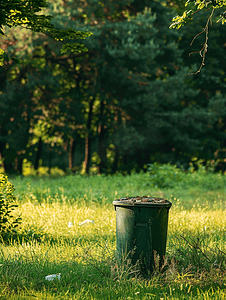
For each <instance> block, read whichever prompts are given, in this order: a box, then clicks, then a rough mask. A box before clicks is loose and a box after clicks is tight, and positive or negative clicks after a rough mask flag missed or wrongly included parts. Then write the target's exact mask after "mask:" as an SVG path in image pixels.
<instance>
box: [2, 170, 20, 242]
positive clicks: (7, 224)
mask: <svg viewBox="0 0 226 300" xmlns="http://www.w3.org/2000/svg"><path fill="white" fill-rule="evenodd" d="M13 192H14V186H13V185H12V183H10V182H9V181H8V178H7V176H4V175H2V174H0V240H1V241H3V240H7V239H10V237H11V236H13V234H14V233H16V231H15V229H16V227H17V226H18V225H19V224H20V221H21V219H20V217H18V216H15V214H14V210H15V208H17V207H18V204H17V202H16V200H17V199H16V197H15V195H14V193H13Z"/></svg>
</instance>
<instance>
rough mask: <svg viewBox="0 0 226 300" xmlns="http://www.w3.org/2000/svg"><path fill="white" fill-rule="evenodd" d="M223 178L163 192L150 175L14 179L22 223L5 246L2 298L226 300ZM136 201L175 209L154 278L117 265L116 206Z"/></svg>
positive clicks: (195, 178)
mask: <svg viewBox="0 0 226 300" xmlns="http://www.w3.org/2000/svg"><path fill="white" fill-rule="evenodd" d="M224 177H225V176H222V175H219V174H208V175H207V174H202V173H194V174H190V175H187V177H183V178H180V177H176V180H175V178H174V177H172V178H171V181H170V182H171V184H168V186H167V187H164V188H161V189H160V188H159V187H158V185H157V184H155V182H154V181H152V180H151V178H150V175H149V174H144V173H142V174H134V175H130V176H125V177H123V176H121V175H117V176H112V177H110V176H93V177H82V176H79V175H76V176H63V177H56V178H50V177H24V178H20V177H16V178H9V179H10V181H11V182H12V183H13V184H14V186H15V188H16V190H15V195H16V196H17V197H18V201H19V208H18V211H19V212H21V215H22V220H23V222H22V224H21V227H20V228H19V229H18V237H17V240H15V239H14V240H11V241H10V242H9V243H8V244H6V243H5V244H4V243H2V244H0V251H1V256H0V299H123V300H124V299H156V300H163V299H197V300H201V299H203V300H204V299H205V300H209V299H214V300H215V299H219V300H222V299H226V201H225V196H226V189H225V179H224ZM167 178H168V177H167ZM163 180H164V178H163ZM137 195H140V196H143V195H150V196H159V197H166V198H167V199H168V200H170V201H171V202H172V203H173V206H172V208H171V209H170V214H169V228H168V242H167V255H166V256H167V260H166V262H165V267H164V270H163V272H161V273H160V272H159V271H158V270H157V269H156V272H155V274H154V275H153V277H152V278H150V279H144V278H142V277H141V276H140V275H139V272H137V269H136V267H131V266H129V265H126V263H125V264H122V265H118V263H117V261H116V258H115V250H116V229H115V211H114V207H113V205H112V201H113V200H115V199H117V198H120V197H124V196H137ZM86 219H89V220H91V221H93V222H94V223H91V222H90V223H87V224H84V225H79V224H81V222H83V221H84V220H86ZM59 273H60V280H58V279H55V280H54V281H48V280H46V279H45V276H47V275H50V274H59Z"/></svg>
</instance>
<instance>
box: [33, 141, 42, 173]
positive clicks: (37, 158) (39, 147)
mask: <svg viewBox="0 0 226 300" xmlns="http://www.w3.org/2000/svg"><path fill="white" fill-rule="evenodd" d="M42 144H43V143H42V138H41V137H40V138H39V141H38V151H37V153H36V158H35V164H34V169H35V170H38V167H39V160H40V158H41V154H42Z"/></svg>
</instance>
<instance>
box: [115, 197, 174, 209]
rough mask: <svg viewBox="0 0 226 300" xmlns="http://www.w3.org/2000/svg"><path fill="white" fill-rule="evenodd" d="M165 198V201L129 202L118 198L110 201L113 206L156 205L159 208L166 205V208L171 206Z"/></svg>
mask: <svg viewBox="0 0 226 300" xmlns="http://www.w3.org/2000/svg"><path fill="white" fill-rule="evenodd" d="M131 198H133V197H131ZM165 200H166V202H159V203H158V202H148V201H147V202H132V201H131V202H129V199H128V200H127V202H125V200H124V201H122V200H120V199H118V200H114V201H113V202H112V204H113V205H114V206H125V207H153V208H154V207H157V208H160V207H166V208H170V207H171V206H172V203H171V202H170V201H169V200H167V199H165Z"/></svg>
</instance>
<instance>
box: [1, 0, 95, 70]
mask: <svg viewBox="0 0 226 300" xmlns="http://www.w3.org/2000/svg"><path fill="white" fill-rule="evenodd" d="M47 7H48V5H47V1H46V0H29V1H26V0H20V1H15V0H14V1H13V0H10V1H9V0H1V2H0V10H1V16H0V35H5V34H6V32H5V27H6V28H7V27H9V28H11V27H15V26H21V27H22V28H27V29H30V30H32V31H33V32H42V33H44V34H47V35H50V36H51V37H52V38H54V39H55V40H57V41H59V40H60V41H61V42H63V44H64V45H63V46H62V49H61V52H62V53H65V52H66V51H68V50H70V51H71V52H75V53H80V52H82V51H85V50H87V49H86V48H85V47H84V45H82V44H78V43H66V42H65V40H68V39H85V38H86V37H88V36H89V35H90V34H91V33H87V32H81V31H76V30H73V29H72V28H69V29H66V30H65V29H63V30H62V29H56V28H55V27H54V25H53V24H52V23H51V22H50V21H51V19H52V16H50V15H49V14H48V15H46V14H43V10H44V9H45V8H47ZM4 50H5V48H4V47H3V48H0V66H2V65H3V64H4V61H9V60H10V59H12V60H13V61H14V62H19V61H18V58H15V57H11V58H10V57H9V56H8V54H7V53H6V52H5V51H4Z"/></svg>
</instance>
